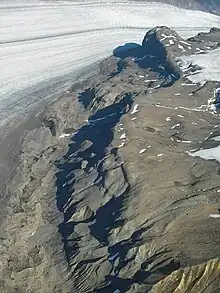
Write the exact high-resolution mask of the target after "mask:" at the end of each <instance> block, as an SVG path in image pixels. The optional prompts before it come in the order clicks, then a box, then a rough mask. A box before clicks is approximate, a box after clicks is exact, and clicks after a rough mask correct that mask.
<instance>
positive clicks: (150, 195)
mask: <svg viewBox="0 0 220 293" xmlns="http://www.w3.org/2000/svg"><path fill="white" fill-rule="evenodd" d="M217 34H218V32H217V31H216V38H217ZM210 35H211V36H212V38H214V31H213V30H212V32H211V33H210V34H208V35H206V37H207V38H209V36H210ZM209 42H210V41H209ZM207 47H208V48H207ZM217 47H218V44H217V42H212V43H211V44H210V43H209V46H208V45H207V42H206V41H203V42H200V41H196V40H192V41H190V40H183V39H181V38H180V37H179V36H178V35H177V34H176V32H175V31H172V30H170V29H169V28H167V27H157V28H155V29H153V30H151V31H149V32H148V33H147V34H146V36H145V38H144V40H143V43H142V45H141V46H140V45H139V46H138V45H135V44H133V45H132V46H125V47H120V48H116V50H115V51H114V56H111V57H109V58H107V59H106V60H104V61H103V62H101V63H100V65H99V71H98V72H97V73H96V74H94V76H92V77H91V78H89V79H88V80H87V81H85V82H84V83H81V84H78V85H74V86H73V87H72V88H70V89H69V92H67V93H66V94H65V96H64V97H62V98H61V99H59V100H58V101H57V102H55V103H53V104H52V105H50V106H49V107H48V108H47V109H45V111H44V112H43V113H41V114H39V115H38V122H40V123H41V126H40V127H38V128H36V129H32V130H29V131H27V133H26V136H25V138H24V141H23V146H22V154H21V158H20V159H21V162H20V165H19V169H18V170H17V173H16V175H15V176H14V178H13V180H12V181H11V183H10V185H9V187H8V193H7V196H8V198H10V201H9V206H8V209H7V213H6V216H5V218H4V221H3V224H2V230H1V239H2V244H1V246H0V255H1V264H2V266H1V270H0V276H1V277H0V280H1V281H0V291H1V292H4V293H6V292H8V293H9V292H10V293H11V292H22V293H23V292H28V293H30V292H33V293H35V292H37V293H42V292H45V293H54V292H57V293H58V292H66V293H67V292H68V293H70V292H77V293H87V292H88V293H89V292H97V293H98V292H99V293H100V292H101V293H110V292H111V293H112V292H115V293H119V292H120V293H125V292H126V293H131V292H132V293H141V292H155V293H156V292H160V293H161V292H164V293H165V292H167V293H168V292H192V293H194V292H206V293H213V292H216V293H217V292H219V290H220V282H219V279H220V278H219V277H220V269H219V268H220V267H219V255H220V245H219V240H218V239H219V237H220V228H219V227H220V226H219V211H218V209H219V204H220V201H219V190H220V187H219V174H220V171H219V163H218V162H217V161H214V160H211V161H207V160H204V159H202V158H199V157H195V156H193V155H190V154H192V153H193V152H194V151H195V150H198V149H200V148H204V149H206V148H210V147H216V146H218V139H216V140H215V139H214V138H215V137H218V136H219V125H218V124H219V116H218V114H217V113H216V112H215V111H213V110H211V109H210V107H209V106H210V105H209V104H208V100H209V99H210V98H212V97H213V89H214V88H215V87H216V82H215V81H209V82H207V83H205V84H200V83H192V82H190V81H189V80H188V79H187V76H188V74H192V73H193V72H194V71H195V70H198V68H197V69H196V67H195V65H193V64H188V68H187V70H185V69H184V68H183V67H182V66H181V61H180V57H181V56H182V55H184V54H192V53H194V54H196V53H198V51H199V52H201V50H202V51H204V53H206V52H208V51H209V50H211V49H212V48H217ZM193 150H194V151H193ZM213 215H215V216H213Z"/></svg>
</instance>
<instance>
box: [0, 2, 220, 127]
mask: <svg viewBox="0 0 220 293" xmlns="http://www.w3.org/2000/svg"><path fill="white" fill-rule="evenodd" d="M156 25H166V26H169V27H171V28H173V29H175V30H176V31H177V32H178V33H179V34H180V35H181V36H183V37H189V36H192V35H195V34H197V33H198V32H200V31H208V30H210V28H211V27H217V26H220V17H218V16H215V15H212V14H209V13H204V12H199V11H190V10H183V9H180V8H175V7H173V6H170V5H165V4H161V3H160V4H158V3H152V2H151V3H146V2H132V1H129V0H127V1H107V0H106V1H105V0H89V1H33V0H30V1H24V0H21V1H17V0H16V1H13V0H10V1H8V0H1V1H0V69H1V74H0V85H1V86H0V125H1V124H2V122H3V121H6V120H8V119H11V118H12V117H14V115H19V114H20V115H21V114H22V115H23V114H24V113H27V112H28V111H29V110H30V109H31V108H32V107H33V106H34V105H36V103H39V101H43V100H45V99H47V100H49V99H52V98H54V97H55V96H57V95H59V94H61V93H62V91H63V90H64V89H65V88H67V86H68V85H69V84H70V83H71V82H74V81H75V80H76V79H77V78H78V76H79V75H80V74H84V73H83V72H85V69H87V72H88V70H89V69H90V67H91V65H92V64H94V63H95V62H97V61H99V60H101V59H103V58H105V57H107V56H108V55H110V54H111V53H112V51H113V49H114V48H115V47H117V46H119V45H123V44H124V43H126V42H137V43H140V42H141V41H142V39H143V37H144V35H145V33H146V32H147V30H149V29H151V28H152V27H154V26H156ZM203 56H204V55H203ZM202 58H204V57H202Z"/></svg>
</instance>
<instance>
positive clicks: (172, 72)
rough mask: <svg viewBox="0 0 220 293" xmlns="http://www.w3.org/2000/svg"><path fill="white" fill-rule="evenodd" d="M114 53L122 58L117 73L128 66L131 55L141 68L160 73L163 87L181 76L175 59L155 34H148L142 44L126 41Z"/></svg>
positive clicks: (159, 76) (171, 83)
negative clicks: (127, 61)
mask: <svg viewBox="0 0 220 293" xmlns="http://www.w3.org/2000/svg"><path fill="white" fill-rule="evenodd" d="M113 55H114V56H115V57H117V58H120V60H119V61H118V72H117V73H119V72H121V71H122V70H123V69H125V68H126V62H125V61H126V58H128V57H130V58H132V59H133V60H134V62H135V63H136V64H137V65H138V66H139V67H140V68H142V69H149V70H151V71H153V72H156V73H158V78H160V79H162V82H161V86H162V87H168V86H171V85H173V84H174V83H175V81H177V80H178V79H179V78H180V76H181V71H180V70H179V68H178V67H177V65H176V63H175V61H174V60H172V57H171V56H169V55H168V54H167V51H166V49H165V47H164V46H163V44H162V43H161V42H160V41H159V40H157V39H156V38H155V36H154V35H153V34H152V36H148V39H147V41H146V39H144V41H143V44H142V46H141V45H139V44H135V43H126V44H125V45H124V46H119V47H117V48H115V49H114V50H113Z"/></svg>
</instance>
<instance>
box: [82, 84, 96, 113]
mask: <svg viewBox="0 0 220 293" xmlns="http://www.w3.org/2000/svg"><path fill="white" fill-rule="evenodd" d="M94 97H95V89H94V88H92V89H90V88H89V89H86V90H85V91H84V92H82V93H80V95H79V96H78V99H79V101H80V102H81V103H82V104H83V106H84V107H85V109H87V108H88V106H89V104H90V103H91V102H92V100H93V99H94Z"/></svg>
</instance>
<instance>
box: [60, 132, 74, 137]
mask: <svg viewBox="0 0 220 293" xmlns="http://www.w3.org/2000/svg"><path fill="white" fill-rule="evenodd" d="M70 135H71V134H70V133H63V134H61V135H60V136H59V138H65V137H69V136H70Z"/></svg>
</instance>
